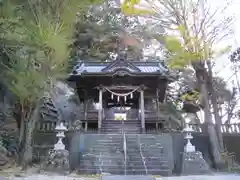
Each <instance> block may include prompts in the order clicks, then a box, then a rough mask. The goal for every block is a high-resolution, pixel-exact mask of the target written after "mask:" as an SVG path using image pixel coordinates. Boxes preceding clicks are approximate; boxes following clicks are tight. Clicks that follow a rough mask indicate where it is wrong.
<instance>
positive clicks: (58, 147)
mask: <svg viewBox="0 0 240 180" xmlns="http://www.w3.org/2000/svg"><path fill="white" fill-rule="evenodd" d="M55 131H56V132H57V135H56V137H57V138H58V142H57V143H56V144H55V145H54V150H56V151H57V150H65V145H64V144H63V142H62V139H63V138H64V137H65V134H64V133H65V132H66V131H67V128H66V127H65V126H64V125H63V123H62V122H61V123H60V124H59V125H57V126H56V128H55Z"/></svg>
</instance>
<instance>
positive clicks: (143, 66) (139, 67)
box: [70, 61, 168, 76]
mask: <svg viewBox="0 0 240 180" xmlns="http://www.w3.org/2000/svg"><path fill="white" fill-rule="evenodd" d="M120 69H121V70H126V71H129V72H130V73H133V74H139V73H148V74H149V73H153V74H165V73H167V72H168V69H167V68H166V67H164V66H163V65H162V64H161V63H160V62H154V61H153V62H149V61H148V62H131V63H129V62H128V63H125V62H124V63H120V62H116V61H113V62H112V63H111V62H84V61H83V62H79V63H78V64H77V65H76V66H75V67H74V69H73V71H72V73H71V74H70V75H75V76H76V75H80V76H81V75H84V74H106V73H113V72H115V71H117V70H120Z"/></svg>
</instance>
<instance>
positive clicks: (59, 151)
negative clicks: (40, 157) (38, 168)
mask: <svg viewBox="0 0 240 180" xmlns="http://www.w3.org/2000/svg"><path fill="white" fill-rule="evenodd" d="M55 130H56V132H57V134H56V137H57V143H56V144H55V145H54V148H53V149H50V151H49V154H48V156H47V159H46V161H45V162H44V163H43V165H42V169H43V170H46V171H51V172H57V173H64V174H66V173H69V152H68V151H67V150H66V149H65V145H64V144H63V142H62V139H63V138H64V137H65V134H64V133H65V132H66V131H67V128H66V127H65V126H64V124H63V123H62V122H61V123H60V124H58V125H57V126H56V128H55Z"/></svg>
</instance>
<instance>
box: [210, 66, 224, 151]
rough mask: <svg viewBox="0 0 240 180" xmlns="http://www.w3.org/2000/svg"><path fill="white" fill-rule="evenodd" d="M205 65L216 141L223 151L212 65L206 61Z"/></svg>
mask: <svg viewBox="0 0 240 180" xmlns="http://www.w3.org/2000/svg"><path fill="white" fill-rule="evenodd" d="M207 65H208V76H207V77H208V79H207V81H208V88H209V92H210V94H211V95H210V98H211V102H212V105H213V114H214V118H215V123H216V131H217V136H218V141H219V148H220V151H221V152H224V144H223V136H222V132H221V124H222V120H221V117H220V115H219V110H218V104H217V96H216V93H215V91H214V89H213V82H212V78H213V77H212V66H211V62H210V61H207Z"/></svg>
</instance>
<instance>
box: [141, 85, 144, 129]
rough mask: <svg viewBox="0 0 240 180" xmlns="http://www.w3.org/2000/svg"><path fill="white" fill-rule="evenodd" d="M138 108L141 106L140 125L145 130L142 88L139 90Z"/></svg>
mask: <svg viewBox="0 0 240 180" xmlns="http://www.w3.org/2000/svg"><path fill="white" fill-rule="evenodd" d="M140 108H141V125H142V130H143V131H145V112H144V89H141V90H140Z"/></svg>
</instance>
